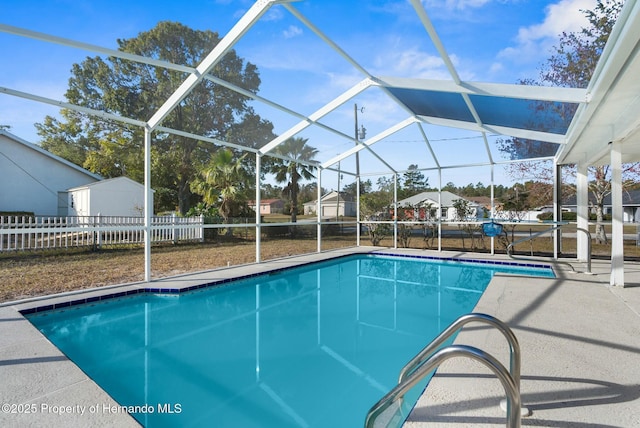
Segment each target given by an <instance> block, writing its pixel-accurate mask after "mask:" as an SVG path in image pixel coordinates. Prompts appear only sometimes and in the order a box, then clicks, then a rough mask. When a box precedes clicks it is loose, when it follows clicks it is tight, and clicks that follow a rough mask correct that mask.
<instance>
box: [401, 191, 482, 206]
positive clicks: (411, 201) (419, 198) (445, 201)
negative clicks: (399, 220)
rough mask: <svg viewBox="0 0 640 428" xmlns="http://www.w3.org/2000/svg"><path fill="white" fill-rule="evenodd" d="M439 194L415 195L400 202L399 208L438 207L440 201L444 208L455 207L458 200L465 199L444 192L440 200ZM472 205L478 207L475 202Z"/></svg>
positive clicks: (425, 193) (424, 193) (441, 193)
mask: <svg viewBox="0 0 640 428" xmlns="http://www.w3.org/2000/svg"><path fill="white" fill-rule="evenodd" d="M438 193H439V192H422V193H418V194H417V195H413V196H410V197H408V198H406V199H402V200H401V201H398V206H400V207H401V206H409V205H413V206H416V205H417V206H419V205H424V204H425V203H431V204H432V205H433V206H436V207H437V206H438V205H439V204H438V200H440V201H441V203H442V206H443V207H451V206H453V203H454V202H455V201H456V200H458V199H465V198H463V197H462V196H458V195H456V194H455V193H451V192H448V191H446V190H443V191H442V192H440V195H441V196H440V198H439V196H438ZM465 200H467V201H469V200H468V199H465ZM469 202H470V203H471V205H472V206H478V204H477V203H475V202H473V201H469Z"/></svg>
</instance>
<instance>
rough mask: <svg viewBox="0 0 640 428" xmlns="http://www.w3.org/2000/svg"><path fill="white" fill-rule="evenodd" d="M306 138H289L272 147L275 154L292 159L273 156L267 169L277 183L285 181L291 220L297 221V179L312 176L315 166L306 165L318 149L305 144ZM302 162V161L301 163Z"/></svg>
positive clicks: (298, 187)
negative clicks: (271, 162) (273, 175)
mask: <svg viewBox="0 0 640 428" xmlns="http://www.w3.org/2000/svg"><path fill="white" fill-rule="evenodd" d="M307 141H308V139H306V138H299V137H296V138H289V139H288V140H286V141H284V142H283V143H281V144H280V145H279V146H277V147H276V148H275V149H274V152H275V153H276V154H279V155H281V156H284V157H287V158H289V159H292V160H284V159H280V158H274V160H273V164H272V165H271V166H270V167H269V170H270V171H271V172H272V173H273V174H275V179H276V181H277V182H278V183H287V184H286V186H285V187H284V189H283V192H284V193H285V194H286V195H287V196H288V198H289V200H290V202H291V206H290V209H289V213H290V215H291V222H292V223H295V222H296V221H297V215H298V192H299V191H300V185H299V181H300V180H301V179H305V180H310V179H312V178H313V177H314V175H313V173H312V171H313V170H314V169H315V167H312V166H309V165H307V163H306V162H310V161H312V160H313V158H314V157H315V156H316V155H317V154H318V150H317V149H316V148H314V147H312V146H309V145H307ZM301 162H303V163H301Z"/></svg>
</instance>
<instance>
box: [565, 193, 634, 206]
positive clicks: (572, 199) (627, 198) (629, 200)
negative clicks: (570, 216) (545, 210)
mask: <svg viewBox="0 0 640 428" xmlns="http://www.w3.org/2000/svg"><path fill="white" fill-rule="evenodd" d="M589 203H590V204H595V199H594V198H593V195H592V194H591V193H589ZM562 205H567V206H572V205H573V206H575V205H576V195H571V196H569V197H567V198H566V199H565V200H563V201H562ZM604 205H611V194H609V195H606V196H605V197H604ZM622 205H623V206H629V205H632V206H640V190H624V191H623V192H622Z"/></svg>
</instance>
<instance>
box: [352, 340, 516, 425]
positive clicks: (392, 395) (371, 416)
mask: <svg viewBox="0 0 640 428" xmlns="http://www.w3.org/2000/svg"><path fill="white" fill-rule="evenodd" d="M457 356H464V357H468V358H471V359H474V360H476V361H478V362H480V363H483V364H484V365H486V366H487V367H488V368H489V369H491V370H492V371H493V372H494V373H495V374H496V376H497V377H498V379H499V380H500V383H502V386H503V388H504V390H505V392H506V394H507V427H509V428H520V416H521V415H520V411H521V401H520V391H519V390H518V388H517V386H516V383H515V381H514V379H513V377H512V376H511V375H510V374H509V372H508V371H507V369H506V368H505V367H504V366H503V365H502V364H501V363H500V362H499V361H498V360H497V359H496V358H495V357H493V356H492V355H491V354H488V353H486V352H484V351H481V350H480V349H478V348H474V347H472V346H466V345H451V346H447V347H446V348H442V349H440V350H439V351H438V352H436V353H435V354H433V355H432V356H431V357H430V358H429V359H428V360H427V361H426V362H425V363H424V364H422V365H421V366H420V367H418V368H417V369H415V370H414V371H413V372H412V373H411V374H409V375H408V376H407V377H406V378H405V380H404V381H403V382H402V383H399V384H398V385H396V386H395V387H394V388H393V389H392V390H391V391H389V392H388V393H387V394H386V395H385V396H384V397H382V398H381V399H380V400H379V401H378V402H377V403H376V404H374V405H373V407H371V409H370V410H369V412H368V413H367V417H366V419H365V423H364V426H365V428H372V427H373V424H374V422H375V420H376V418H377V417H378V416H379V415H380V414H382V412H384V411H385V410H386V409H388V408H389V407H390V406H391V405H392V404H393V403H394V402H395V401H396V400H397V399H398V398H402V397H404V395H405V394H406V393H407V392H408V391H409V390H410V389H411V388H412V387H413V386H415V385H416V384H417V383H418V382H420V380H422V379H423V378H424V377H425V376H427V375H428V374H429V373H431V371H433V370H434V369H436V368H438V366H439V365H440V364H441V363H442V362H444V361H446V360H448V359H449V358H452V357H457Z"/></svg>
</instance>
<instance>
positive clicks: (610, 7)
mask: <svg viewBox="0 0 640 428" xmlns="http://www.w3.org/2000/svg"><path fill="white" fill-rule="evenodd" d="M623 5H624V1H623V0H598V1H597V3H596V6H595V8H594V9H593V10H586V11H583V12H584V14H585V16H586V17H587V19H588V21H589V25H588V26H587V27H584V28H582V29H581V31H579V32H574V33H564V32H563V33H562V34H561V35H560V40H559V44H558V46H555V47H554V53H553V54H552V56H551V57H550V58H549V59H548V60H547V62H546V64H544V65H543V67H542V69H541V70H540V76H539V80H540V81H539V82H537V84H540V85H544V84H546V85H552V86H564V87H573V88H586V87H587V86H588V84H589V81H590V80H591V77H592V76H593V72H594V70H595V67H596V65H597V63H598V60H599V59H600V55H601V54H602V51H603V49H604V47H605V44H606V42H607V40H608V39H609V35H610V34H611V30H612V29H613V26H614V24H615V22H616V20H617V18H618V15H619V13H620V10H621V9H622V6H623ZM520 83H523V84H530V83H536V82H535V81H531V80H526V81H522V82H520ZM533 108H535V109H536V111H541V112H542V111H547V112H549V111H551V112H553V116H554V117H555V120H557V121H560V122H562V121H565V125H568V123H567V122H568V120H569V118H571V117H573V113H574V112H575V109H576V106H566V105H559V104H553V103H536V104H535V105H534V106H533ZM499 148H500V150H501V151H502V152H504V153H505V154H507V155H508V156H509V157H510V158H511V159H522V158H526V157H536V156H549V155H553V154H555V150H556V146H555V145H554V144H551V143H544V142H532V141H530V140H522V139H515V138H512V139H506V140H501V141H499ZM591 170H592V174H593V176H594V177H595V180H594V181H593V182H592V183H591V185H590V191H591V192H592V194H593V195H594V199H595V201H596V204H595V205H596V242H598V243H606V242H607V237H606V234H605V230H604V225H603V223H602V221H603V217H602V212H603V205H602V204H603V202H604V197H605V196H606V195H607V194H608V192H609V191H610V185H609V184H608V177H607V170H608V167H605V166H596V167H593V168H591ZM627 171H633V172H634V173H635V172H636V171H637V168H635V167H631V168H627ZM509 173H510V174H511V175H512V177H514V178H517V177H522V176H528V177H531V178H535V179H536V180H538V181H542V182H549V181H551V177H552V176H553V171H552V167H551V166H549V165H548V164H547V165H544V164H542V163H539V162H529V163H521V164H517V165H516V164H513V166H512V167H511V169H510V170H509ZM598 213H600V214H599V215H598Z"/></svg>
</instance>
